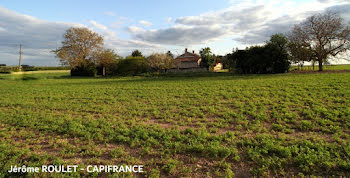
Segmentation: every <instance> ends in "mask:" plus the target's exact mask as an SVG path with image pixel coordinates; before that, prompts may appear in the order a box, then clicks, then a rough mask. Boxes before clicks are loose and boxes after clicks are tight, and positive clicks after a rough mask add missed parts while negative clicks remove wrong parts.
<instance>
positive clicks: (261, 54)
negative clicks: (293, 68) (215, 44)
mask: <svg viewBox="0 0 350 178" xmlns="http://www.w3.org/2000/svg"><path fill="white" fill-rule="evenodd" d="M287 42H288V41H287V39H286V38H285V37H283V36H282V35H273V36H272V37H271V39H270V41H269V42H268V43H267V44H266V45H264V46H252V47H250V48H248V49H246V50H236V51H234V52H233V53H232V54H229V55H227V57H228V60H229V61H230V62H229V64H230V65H231V66H230V68H234V69H235V71H236V72H238V73H242V74H267V73H285V72H288V70H289V67H290V63H289V61H288V53H287V50H286V46H287Z"/></svg>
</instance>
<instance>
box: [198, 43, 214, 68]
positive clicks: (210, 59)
mask: <svg viewBox="0 0 350 178" xmlns="http://www.w3.org/2000/svg"><path fill="white" fill-rule="evenodd" d="M199 54H200V55H201V58H202V61H201V66H202V67H206V68H208V69H209V68H210V67H213V66H214V64H215V55H214V54H213V53H212V52H211V49H210V48H209V47H206V48H202V49H201V50H200V51H199Z"/></svg>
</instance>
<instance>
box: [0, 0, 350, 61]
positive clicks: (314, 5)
mask: <svg viewBox="0 0 350 178" xmlns="http://www.w3.org/2000/svg"><path fill="white" fill-rule="evenodd" d="M349 4H350V1H349V0H304V1H300V0H299V1H291V0H216V1H213V0H191V1H188V0H187V1H186V0H178V1H172V0H163V1H162V0H148V1H145V0H129V1H121V0H114V1H112V0H99V1H92V0H85V1H83V0H60V1H56V0H51V1H47V0H46V1H44V0H33V1H24V0H22V1H19V0H2V1H0V63H5V64H7V65H15V64H17V60H18V45H19V44H20V43H22V44H23V53H24V56H23V61H24V62H23V63H25V64H30V65H42V66H49V65H58V64H59V63H58V60H57V59H55V58H54V56H53V54H52V53H50V51H51V50H52V49H55V48H56V47H57V45H58V46H59V45H60V40H61V38H62V35H63V33H64V31H65V30H66V29H67V28H69V27H71V26H84V27H88V28H89V29H91V30H93V31H96V32H98V33H100V34H101V35H103V36H104V39H105V47H106V48H112V49H114V50H115V51H116V52H117V53H118V54H120V55H122V56H126V55H128V54H130V53H131V51H132V50H134V49H139V50H141V51H142V52H143V53H144V54H146V55H149V54H151V53H154V52H166V51H168V50H171V51H172V52H173V53H174V54H175V55H179V54H181V53H182V52H183V50H184V48H189V49H190V50H195V51H197V52H198V51H199V50H200V49H201V48H203V47H206V46H209V47H211V48H212V50H213V52H214V53H216V54H220V55H224V54H227V53H229V52H231V51H232V49H233V48H235V47H239V48H244V47H246V46H249V45H255V44H262V43H263V42H264V41H266V40H268V38H269V36H270V35H272V34H273V33H286V32H288V31H289V30H290V28H291V27H292V26H293V25H294V24H296V23H300V22H301V21H302V20H304V19H305V18H306V17H307V16H309V15H311V14H313V13H318V12H322V11H324V10H328V9H331V10H335V11H337V12H339V13H341V14H342V15H343V16H344V18H345V19H349V17H350V16H349V12H348V9H349V7H350V5H349Z"/></svg>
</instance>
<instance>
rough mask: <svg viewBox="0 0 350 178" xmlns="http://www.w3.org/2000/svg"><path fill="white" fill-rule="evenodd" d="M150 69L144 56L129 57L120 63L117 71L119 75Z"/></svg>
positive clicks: (138, 72)
mask: <svg viewBox="0 0 350 178" xmlns="http://www.w3.org/2000/svg"><path fill="white" fill-rule="evenodd" d="M147 71H148V65H147V61H146V59H145V58H144V57H127V58H126V59H124V60H121V61H120V62H119V64H118V67H117V71H116V73H117V74H119V75H137V74H141V73H145V72H147Z"/></svg>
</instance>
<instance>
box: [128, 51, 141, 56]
mask: <svg viewBox="0 0 350 178" xmlns="http://www.w3.org/2000/svg"><path fill="white" fill-rule="evenodd" d="M131 56H132V57H143V55H142V53H141V51H139V50H134V51H133V52H132V53H131Z"/></svg>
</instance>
